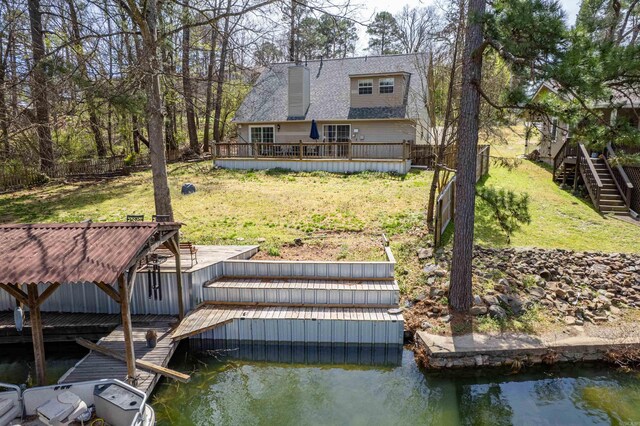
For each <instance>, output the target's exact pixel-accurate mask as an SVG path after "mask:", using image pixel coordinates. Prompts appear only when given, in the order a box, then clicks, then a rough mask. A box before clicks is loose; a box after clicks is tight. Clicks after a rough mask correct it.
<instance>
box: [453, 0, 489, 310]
mask: <svg viewBox="0 0 640 426" xmlns="http://www.w3.org/2000/svg"><path fill="white" fill-rule="evenodd" d="M485 2H486V0H469V9H468V13H467V26H466V36H465V46H464V53H463V57H462V59H463V63H462V96H461V99H460V119H459V120H460V121H459V125H458V137H459V141H458V154H457V158H456V160H457V161H456V163H457V173H456V199H455V216H454V226H455V232H454V236H453V258H452V263H451V285H450V286H449V303H450V305H451V308H453V310H456V311H468V310H469V308H471V304H472V302H473V288H472V282H471V277H472V269H473V268H472V261H473V224H474V219H475V183H476V154H477V150H478V128H479V121H480V120H479V113H480V93H479V92H478V90H477V85H478V84H480V81H481V77H482V50H481V46H482V42H483V22H482V17H483V16H484V13H485V7H486V4H485Z"/></svg>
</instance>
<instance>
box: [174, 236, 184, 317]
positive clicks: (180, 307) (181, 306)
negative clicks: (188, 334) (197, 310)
mask: <svg viewBox="0 0 640 426" xmlns="http://www.w3.org/2000/svg"><path fill="white" fill-rule="evenodd" d="M173 244H174V245H175V249H176V283H177V285H178V318H179V319H180V321H182V320H183V318H184V299H183V296H182V268H181V262H180V236H179V235H178V234H177V233H176V236H175V237H174V240H173Z"/></svg>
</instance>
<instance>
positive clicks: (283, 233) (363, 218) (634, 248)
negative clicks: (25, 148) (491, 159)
mask: <svg viewBox="0 0 640 426" xmlns="http://www.w3.org/2000/svg"><path fill="white" fill-rule="evenodd" d="M511 139H512V143H511V144H510V145H508V146H495V147H494V148H493V149H492V154H493V155H504V156H514V155H517V154H519V153H521V152H522V146H521V145H519V143H518V142H517V139H518V138H517V137H512V138H511ZM209 166H210V163H208V162H204V163H197V164H189V165H186V164H175V165H170V166H169V181H170V186H171V189H172V197H173V203H174V211H175V217H176V220H178V221H181V222H183V223H184V224H185V226H184V228H183V234H184V239H185V240H189V241H193V242H195V243H198V244H255V243H258V242H259V241H260V242H262V245H263V251H264V252H265V253H266V254H269V255H271V256H278V255H282V256H284V257H289V258H295V259H314V258H322V259H338V260H350V259H362V260H367V259H369V260H376V259H382V258H383V251H382V248H381V243H380V235H381V233H382V232H386V233H387V235H388V236H390V237H391V239H392V241H393V242H394V248H395V249H396V250H397V252H398V253H397V254H398V257H399V258H400V262H401V265H399V266H400V267H401V268H400V269H401V270H402V267H403V266H402V264H403V263H405V261H406V265H405V267H406V268H407V271H406V272H407V275H413V274H409V273H408V272H409V271H410V270H413V269H414V267H413V266H410V265H409V264H408V263H409V260H410V259H413V258H415V251H414V249H415V247H417V246H418V245H419V244H424V242H425V241H424V240H426V239H428V237H426V232H425V230H424V228H423V226H422V223H423V218H424V215H423V212H424V208H425V205H426V201H427V194H428V187H429V184H430V180H431V176H432V174H431V172H427V171H416V172H412V173H410V174H408V175H407V176H406V177H399V176H393V175H388V174H379V173H362V174H355V175H348V176H347V175H336V174H329V173H323V172H314V173H288V172H283V171H270V172H264V171H261V172H257V171H230V170H211V169H210V167H209ZM186 182H192V183H194V184H195V185H196V187H197V189H198V191H197V192H196V193H195V194H192V195H188V196H183V195H181V194H180V187H181V185H182V184H183V183H186ZM485 185H495V186H501V187H504V188H508V189H511V190H514V191H517V192H527V193H528V194H529V196H530V199H531V206H530V208H531V214H532V219H533V220H532V222H531V224H530V225H526V226H524V227H523V228H522V229H521V230H520V231H518V232H516V234H515V235H513V236H512V245H514V246H537V247H547V248H550V247H559V248H566V249H576V250H604V251H626V252H640V244H638V241H640V226H636V225H633V224H629V223H626V222H623V221H620V220H617V219H614V218H609V217H602V216H601V215H600V214H598V213H597V212H596V211H595V210H594V209H593V208H592V207H591V205H590V204H589V203H587V202H586V201H584V200H581V199H579V198H576V197H574V196H573V195H572V194H571V193H569V192H567V191H564V190H562V189H560V188H559V187H558V186H557V185H556V184H554V183H553V182H552V181H551V176H550V172H549V170H547V169H545V168H544V167H542V166H540V165H537V164H534V163H531V162H529V161H522V163H521V164H520V165H519V166H518V167H517V168H515V169H513V170H511V171H510V170H508V169H506V168H501V167H497V166H495V165H492V167H491V171H490V175H489V177H488V178H487V179H486V182H485ZM152 213H153V196H152V186H151V174H150V172H148V171H147V172H141V173H135V174H133V175H131V176H128V177H124V178H119V179H116V180H109V181H104V182H98V183H96V182H91V183H86V182H85V183H69V184H61V183H53V184H50V185H47V186H45V187H41V188H34V189H30V190H24V191H20V192H16V193H12V194H4V195H0V222H3V223H7V222H75V221H81V220H85V219H89V218H91V219H92V220H94V221H123V220H125V217H126V215H127V214H145V215H146V217H147V218H149V219H150V218H151V214H152ZM477 213H478V214H477V225H476V231H477V241H478V242H479V243H481V244H487V245H493V246H502V245H505V244H506V239H505V237H504V236H503V235H502V234H501V233H500V231H499V230H498V229H497V227H496V225H495V224H494V223H493V222H492V221H491V219H490V218H489V217H488V216H487V212H486V211H484V209H483V208H479V209H478V212H477ZM296 238H302V239H303V240H304V242H305V244H304V246H303V247H302V248H298V247H294V246H293V245H292V243H293V241H294V239H296ZM262 239H264V241H263V240H262ZM403 259H404V260H403Z"/></svg>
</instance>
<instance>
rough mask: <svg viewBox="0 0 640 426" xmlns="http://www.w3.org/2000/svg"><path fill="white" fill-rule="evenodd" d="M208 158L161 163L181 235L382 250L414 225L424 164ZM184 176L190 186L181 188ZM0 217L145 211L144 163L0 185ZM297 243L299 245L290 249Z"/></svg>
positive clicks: (105, 216) (341, 252)
mask: <svg viewBox="0 0 640 426" xmlns="http://www.w3.org/2000/svg"><path fill="white" fill-rule="evenodd" d="M209 165H210V163H208V162H207V163H199V164H197V165H195V166H185V165H171V166H169V182H170V186H171V190H172V199H173V205H174V213H175V219H176V220H178V221H180V222H183V223H184V224H185V226H184V227H183V234H184V238H185V239H186V240H189V241H193V242H196V243H198V244H255V243H257V242H258V241H259V240H261V239H265V240H266V241H265V242H264V243H263V246H264V247H265V249H266V251H268V252H270V253H272V254H277V253H278V252H279V251H281V250H286V247H287V246H288V245H290V244H291V243H292V242H293V241H294V239H296V238H303V239H305V242H306V244H305V246H306V247H307V248H308V250H306V251H304V250H303V253H302V255H301V256H303V257H306V258H313V257H314V256H325V257H326V256H327V254H323V253H319V252H318V247H320V246H324V247H325V248H326V247H328V251H329V252H330V254H329V257H337V258H340V259H356V258H365V259H382V258H383V255H384V253H383V250H382V245H381V234H382V232H387V233H388V234H399V233H403V232H405V231H407V230H409V229H412V228H414V227H415V226H417V225H419V224H420V223H421V221H422V217H423V215H422V212H423V210H424V208H425V205H426V194H427V191H428V185H429V184H430V181H431V173H430V172H415V173H410V174H409V175H407V176H406V177H399V176H393V175H389V174H381V173H362V174H356V175H349V176H346V175H337V174H330V173H323V172H314V173H288V172H282V171H267V172H264V171H260V172H258V171H231V170H210V167H209ZM185 182H192V183H194V184H195V185H196V187H197V192H196V193H195V194H192V195H187V196H183V195H181V194H180V187H181V185H182V184H183V183H185ZM0 212H1V213H0V222H58V221H60V222H74V221H81V220H84V219H88V218H91V219H92V220H93V221H100V222H102V221H123V220H125V218H126V215H127V214H145V216H146V218H148V219H149V220H150V219H151V215H152V213H153V193H152V185H151V174H150V172H142V173H136V174H134V175H132V176H129V177H124V178H121V179H117V180H112V181H107V182H102V183H76V184H67V185H61V184H53V185H48V186H46V187H42V188H35V189H32V190H28V191H21V192H17V193H14V194H7V195H0ZM298 251H300V250H298Z"/></svg>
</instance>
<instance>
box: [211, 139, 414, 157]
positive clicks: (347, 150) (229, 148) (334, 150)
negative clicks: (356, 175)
mask: <svg viewBox="0 0 640 426" xmlns="http://www.w3.org/2000/svg"><path fill="white" fill-rule="evenodd" d="M213 154H214V156H215V157H216V158H269V159H287V160H321V159H331V160H334V159H344V160H407V159H409V157H410V144H409V143H408V142H294V143H280V142H278V143H216V144H215V146H214V147H213Z"/></svg>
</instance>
